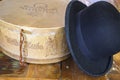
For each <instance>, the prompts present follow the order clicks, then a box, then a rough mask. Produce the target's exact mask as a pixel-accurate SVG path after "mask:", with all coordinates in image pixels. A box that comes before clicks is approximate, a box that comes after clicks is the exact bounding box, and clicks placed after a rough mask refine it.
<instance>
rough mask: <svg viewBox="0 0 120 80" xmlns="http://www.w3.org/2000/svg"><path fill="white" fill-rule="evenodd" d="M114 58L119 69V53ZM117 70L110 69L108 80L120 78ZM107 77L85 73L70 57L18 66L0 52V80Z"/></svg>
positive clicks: (93, 78)
mask: <svg viewBox="0 0 120 80" xmlns="http://www.w3.org/2000/svg"><path fill="white" fill-rule="evenodd" d="M114 59H115V62H116V64H117V67H118V66H119V67H118V69H117V70H119V68H120V53H119V54H117V55H115V57H114ZM115 67H116V66H115ZM117 70H112V71H111V72H110V73H109V74H108V76H107V77H109V79H110V80H120V70H119V72H118V71H117ZM107 77H106V76H101V77H91V76H88V75H86V74H85V73H83V72H82V71H81V70H80V69H79V68H78V67H77V65H76V64H75V62H74V61H73V59H72V57H70V58H69V59H67V60H65V61H63V62H60V63H55V64H47V65H36V64H27V66H26V67H20V65H19V61H16V60H14V59H11V58H9V57H8V56H5V55H4V54H2V53H0V80H107Z"/></svg>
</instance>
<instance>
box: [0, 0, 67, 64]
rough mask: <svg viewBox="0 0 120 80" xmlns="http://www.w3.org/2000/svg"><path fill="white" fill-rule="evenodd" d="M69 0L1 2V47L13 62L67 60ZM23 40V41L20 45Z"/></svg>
mask: <svg viewBox="0 0 120 80" xmlns="http://www.w3.org/2000/svg"><path fill="white" fill-rule="evenodd" d="M68 2H69V0H2V1H0V47H1V49H2V51H3V52H4V53H5V54H6V55H8V56H10V57H12V58H14V59H18V60H19V58H20V53H22V57H23V58H24V60H25V62H28V63H36V64H48V63H55V62H59V61H62V60H64V59H66V58H67V57H68V56H69V50H68V47H67V44H66V40H65V32H64V17H65V9H66V6H67V4H68ZM21 39H22V41H21Z"/></svg>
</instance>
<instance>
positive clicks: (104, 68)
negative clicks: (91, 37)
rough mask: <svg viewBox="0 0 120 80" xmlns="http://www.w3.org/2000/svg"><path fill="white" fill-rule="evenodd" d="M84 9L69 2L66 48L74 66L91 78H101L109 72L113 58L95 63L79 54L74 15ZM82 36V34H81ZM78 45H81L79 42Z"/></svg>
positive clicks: (66, 21) (82, 5)
mask: <svg viewBox="0 0 120 80" xmlns="http://www.w3.org/2000/svg"><path fill="white" fill-rule="evenodd" d="M85 7H86V5H84V4H83V3H81V2H79V1H71V2H70V3H69V5H68V6H67V9H66V16H65V31H66V38H67V43H68V47H69V49H70V52H71V55H72V57H73V59H74V60H75V62H76V64H77V65H78V67H79V68H80V69H82V70H83V71H84V72H85V73H87V74H88V75H92V76H101V75H104V74H105V73H107V72H108V71H109V69H110V68H111V66H112V62H113V56H110V57H108V58H102V59H100V60H97V61H93V60H89V59H88V58H87V57H85V56H84V55H83V53H82V52H81V50H80V49H81V48H79V47H78V39H77V34H76V13H78V12H79V11H81V10H83V9H84V8H85ZM81 35H82V34H81ZM80 43H82V42H81V41H80Z"/></svg>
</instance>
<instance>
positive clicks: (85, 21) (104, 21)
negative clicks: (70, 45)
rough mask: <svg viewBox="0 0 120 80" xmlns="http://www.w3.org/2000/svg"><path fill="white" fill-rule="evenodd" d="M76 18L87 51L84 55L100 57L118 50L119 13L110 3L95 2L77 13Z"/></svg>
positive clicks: (119, 33)
mask: <svg viewBox="0 0 120 80" xmlns="http://www.w3.org/2000/svg"><path fill="white" fill-rule="evenodd" d="M77 19H78V21H77V24H79V27H80V29H81V30H80V31H81V34H82V37H83V39H84V42H85V45H86V47H87V49H88V51H89V53H84V52H83V54H84V55H86V56H87V57H89V58H90V59H100V58H102V57H109V56H112V55H113V54H115V53H117V52H118V51H119V50H120V14H119V12H118V11H117V10H116V9H115V7H114V6H112V5H111V4H110V3H107V2H104V1H100V2H97V3H95V4H93V5H91V6H89V7H87V8H86V9H84V10H82V11H80V12H79V13H77ZM80 23H81V24H80ZM77 29H78V28H77ZM78 32H79V31H78ZM78 37H79V36H78ZM79 45H80V44H79Z"/></svg>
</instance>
